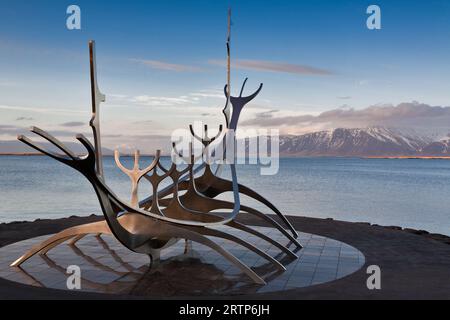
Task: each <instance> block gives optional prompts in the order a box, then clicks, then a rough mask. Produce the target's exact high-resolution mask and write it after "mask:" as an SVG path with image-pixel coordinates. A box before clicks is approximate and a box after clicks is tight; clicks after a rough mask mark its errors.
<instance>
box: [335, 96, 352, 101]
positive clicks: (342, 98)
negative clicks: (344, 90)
mask: <svg viewBox="0 0 450 320" xmlns="http://www.w3.org/2000/svg"><path fill="white" fill-rule="evenodd" d="M337 98H338V99H341V100H349V99H351V98H352V97H350V96H341V97H337Z"/></svg>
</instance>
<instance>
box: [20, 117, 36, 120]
mask: <svg viewBox="0 0 450 320" xmlns="http://www.w3.org/2000/svg"><path fill="white" fill-rule="evenodd" d="M32 120H34V119H33V118H32V117H18V118H16V121H32Z"/></svg>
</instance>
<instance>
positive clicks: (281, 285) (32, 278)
mask: <svg viewBox="0 0 450 320" xmlns="http://www.w3.org/2000/svg"><path fill="white" fill-rule="evenodd" d="M255 229H257V230H259V231H260V232H262V233H264V234H266V235H268V236H269V237H271V238H273V239H274V240H276V241H279V242H280V243H283V244H286V245H289V243H288V240H286V238H285V237H283V236H282V235H281V234H280V233H279V232H278V231H277V230H276V229H272V228H265V227H255ZM233 233H234V234H235V235H236V236H238V237H240V238H242V239H246V240H248V241H249V242H251V243H255V244H257V246H258V248H260V249H262V250H263V251H266V252H267V253H268V254H270V255H272V256H273V257H275V258H276V259H278V260H280V261H282V262H283V264H284V265H285V266H286V269H287V270H286V271H285V272H279V271H278V270H276V269H275V268H274V267H273V265H272V264H270V263H268V262H267V261H265V260H264V259H262V258H260V257H259V256H257V255H256V254H254V253H252V252H249V251H248V250H246V249H245V248H242V247H240V246H238V245H236V244H235V243H232V242H229V241H226V240H222V241H220V240H217V239H215V240H216V242H218V243H220V244H221V245H222V246H223V247H224V248H226V249H227V250H229V251H230V252H231V253H233V254H234V255H235V256H236V257H237V258H239V259H240V260H241V261H243V262H244V263H246V264H247V265H249V266H251V267H252V269H254V271H256V273H257V274H259V275H260V276H262V277H263V278H264V280H265V281H266V282H267V285H265V286H261V285H255V284H254V283H252V282H251V280H249V279H248V277H246V276H245V275H244V274H242V273H241V272H240V270H239V269H238V268H236V267H234V266H232V265H231V264H230V263H228V262H227V261H226V260H225V259H224V258H223V257H221V256H220V255H219V254H217V253H216V252H214V251H212V250H210V249H209V248H207V247H205V246H202V245H199V244H196V243H193V244H192V243H188V244H187V245H186V243H185V241H178V242H177V243H176V244H175V245H173V246H172V247H170V248H168V249H165V250H163V251H162V252H161V257H160V260H159V262H158V263H156V264H153V265H152V266H150V258H149V256H146V255H141V254H137V253H133V252H131V251H129V250H128V249H126V248H125V247H123V246H122V245H121V244H120V243H119V242H118V241H117V240H115V239H114V238H113V237H111V236H107V235H103V236H101V237H97V236H95V235H90V236H87V237H85V238H84V239H82V240H80V241H79V242H77V244H76V246H71V245H68V244H66V243H64V244H61V245H59V246H58V247H56V248H54V249H52V250H51V251H50V252H49V253H48V254H47V255H46V256H45V255H36V256H34V257H32V258H31V259H30V260H28V261H26V262H25V263H24V264H23V265H22V266H21V267H20V268H17V267H10V266H9V265H10V264H11V262H12V261H14V260H15V259H17V257H19V256H20V255H22V254H23V252H25V251H27V250H28V249H29V248H30V247H31V246H33V245H35V244H37V243H39V242H41V241H42V240H44V239H46V238H48V237H49V236H44V237H38V238H33V239H28V240H25V241H21V242H17V243H14V244H11V245H8V246H6V247H3V248H0V278H5V279H7V280H10V281H14V282H19V283H23V284H28V285H32V286H40V287H46V288H55V289H63V290H69V289H68V288H67V279H68V277H69V276H70V274H66V270H67V267H68V266H70V265H76V266H79V267H80V270H81V289H80V290H81V291H91V292H99V293H112V294H130V295H138V296H156V297H161V296H178V295H180V296H182V295H183V296H185V295H198V296H214V295H230V294H250V293H262V292H272V291H282V290H289V289H295V288H301V287H308V286H313V285H317V284H321V283H325V282H330V281H334V280H336V279H339V278H342V277H345V276H347V275H349V274H351V273H353V272H356V271H357V270H359V269H360V268H361V267H362V266H363V265H364V263H365V258H364V255H363V254H362V253H361V252H360V251H359V250H357V249H356V248H354V247H352V246H349V245H347V244H345V243H343V242H340V241H337V240H334V239H330V238H326V237H322V236H317V235H313V234H308V233H301V232H299V241H300V242H301V243H302V245H303V246H304V248H303V249H302V250H300V251H298V252H297V255H298V256H299V259H296V260H292V259H291V258H289V257H286V256H285V255H284V254H283V253H281V252H280V250H279V249H277V248H275V247H273V246H272V245H271V244H269V243H267V242H265V241H263V240H261V239H259V238H256V237H253V236H251V235H248V234H247V233H244V232H241V231H234V232H233ZM290 248H291V249H292V250H293V249H294V246H293V245H291V246H290Z"/></svg>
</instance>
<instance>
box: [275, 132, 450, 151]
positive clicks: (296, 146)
mask: <svg viewBox="0 0 450 320" xmlns="http://www.w3.org/2000/svg"><path fill="white" fill-rule="evenodd" d="M280 155H281V156H294V157H295V156H298V157H300V156H339V157H351V156H359V157H397V156H430V157H439V156H450V138H448V137H447V138H443V139H436V135H431V134H428V135H421V134H418V133H415V132H413V131H408V130H399V129H392V128H384V127H370V128H358V129H344V128H338V129H333V130H329V131H319V132H312V133H308V134H304V135H299V136H293V135H288V136H281V137H280Z"/></svg>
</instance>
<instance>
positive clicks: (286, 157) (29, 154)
mask: <svg viewBox="0 0 450 320" xmlns="http://www.w3.org/2000/svg"><path fill="white" fill-rule="evenodd" d="M81 155H83V154H80V155H79V156H81ZM1 156H10V157H11V156H14V157H34V156H45V154H42V153H33V152H30V153H0V157H1ZM103 156H104V157H113V156H114V155H113V154H104V155H103ZM121 156H122V157H133V155H132V154H124V155H121ZM141 157H154V155H153V154H141ZM163 157H164V156H163ZM166 157H169V155H166ZM280 158H282V159H302V158H305V159H307V158H359V159H399V160H414V159H416V160H418V159H422V160H450V156H357V155H354V156H352V155H348V156H339V155H329V156H325V155H317V156H292V155H282V156H280Z"/></svg>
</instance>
